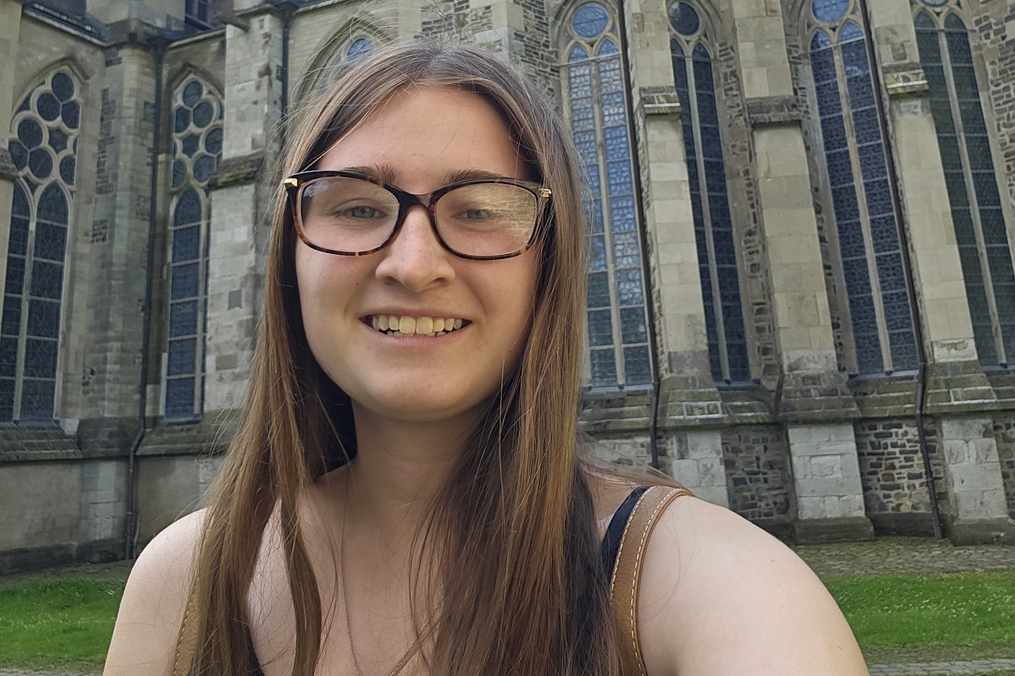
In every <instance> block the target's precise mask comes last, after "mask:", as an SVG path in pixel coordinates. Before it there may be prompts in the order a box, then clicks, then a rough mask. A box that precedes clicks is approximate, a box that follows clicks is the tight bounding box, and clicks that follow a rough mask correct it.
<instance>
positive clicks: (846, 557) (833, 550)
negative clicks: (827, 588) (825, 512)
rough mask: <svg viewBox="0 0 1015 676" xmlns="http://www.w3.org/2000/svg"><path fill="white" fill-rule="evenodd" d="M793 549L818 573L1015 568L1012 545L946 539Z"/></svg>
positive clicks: (895, 539)
mask: <svg viewBox="0 0 1015 676" xmlns="http://www.w3.org/2000/svg"><path fill="white" fill-rule="evenodd" d="M793 550H794V551H796V553H797V554H799V555H800V558H802V559H803V560H804V561H806V562H807V565H809V566H810V567H811V568H812V569H813V570H814V572H815V573H817V574H818V575H878V574H882V575H883V574H895V575H905V574H910V573H958V572H961V571H966V570H1015V547H995V546H989V545H983V546H976V547H956V546H954V545H952V543H950V542H949V541H948V540H934V539H931V538H907V537H886V538H878V539H877V540H875V541H874V542H847V543H841V544H833V545H801V546H795V547H793Z"/></svg>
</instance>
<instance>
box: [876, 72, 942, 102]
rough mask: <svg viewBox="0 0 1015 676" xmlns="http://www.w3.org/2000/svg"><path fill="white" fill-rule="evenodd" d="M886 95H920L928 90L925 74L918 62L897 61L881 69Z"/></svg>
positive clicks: (896, 96)
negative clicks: (897, 62)
mask: <svg viewBox="0 0 1015 676" xmlns="http://www.w3.org/2000/svg"><path fill="white" fill-rule="evenodd" d="M881 77H882V79H883V81H884V83H885V89H886V90H887V91H888V96H890V97H892V98H898V97H904V96H922V95H923V94H926V93H927V92H929V91H930V85H929V84H927V74H926V73H925V72H924V70H923V67H922V66H921V65H920V64H919V63H899V64H893V65H889V66H885V67H884V68H882V69H881Z"/></svg>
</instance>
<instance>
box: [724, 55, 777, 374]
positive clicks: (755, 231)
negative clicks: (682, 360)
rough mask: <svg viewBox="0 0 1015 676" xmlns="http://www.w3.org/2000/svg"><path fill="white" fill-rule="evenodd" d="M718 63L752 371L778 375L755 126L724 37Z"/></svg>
mask: <svg viewBox="0 0 1015 676" xmlns="http://www.w3.org/2000/svg"><path fill="white" fill-rule="evenodd" d="M715 67H716V70H717V73H718V80H717V85H718V87H717V88H718V90H719V91H718V92H717V95H718V96H719V97H721V100H722V103H721V105H722V108H723V112H724V113H725V115H724V118H725V123H726V125H727V127H726V129H727V136H726V148H725V150H726V173H727V178H728V179H729V193H730V201H731V204H730V206H731V208H732V209H733V210H734V213H735V214H736V217H735V219H734V225H733V227H734V232H735V236H736V238H737V240H738V243H739V246H738V247H737V258H738V260H739V261H740V288H741V290H742V294H741V298H742V300H741V302H742V304H743V311H744V322H745V328H746V329H747V333H748V345H749V349H750V350H751V352H752V354H750V356H749V359H750V361H751V372H752V374H753V375H754V376H755V377H759V378H762V379H772V380H771V382H769V383H766V384H768V385H770V386H773V387H774V385H775V381H774V379H775V378H778V376H779V372H780V368H779V355H778V353H777V351H776V347H775V326H774V317H773V315H772V306H771V303H770V302H769V299H770V297H771V294H770V289H769V283H768V269H767V266H766V263H765V238H764V235H763V233H762V232H761V227H760V226H759V218H758V196H757V190H756V186H755V182H754V177H753V175H752V173H751V130H750V127H749V126H748V123H747V110H746V107H745V105H744V98H743V90H742V88H741V83H740V76H739V74H738V72H737V57H736V53H735V52H734V50H733V47H732V46H731V45H729V44H728V43H726V42H722V43H719V45H718V47H717V48H716V59H715Z"/></svg>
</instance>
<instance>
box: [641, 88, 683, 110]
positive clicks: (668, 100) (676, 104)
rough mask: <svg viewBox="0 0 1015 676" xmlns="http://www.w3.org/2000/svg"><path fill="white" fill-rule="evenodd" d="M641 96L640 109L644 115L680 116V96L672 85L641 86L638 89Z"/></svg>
mask: <svg viewBox="0 0 1015 676" xmlns="http://www.w3.org/2000/svg"><path fill="white" fill-rule="evenodd" d="M638 93H639V95H640V97H641V109H642V110H643V111H644V112H645V116H646V117H648V116H656V115H658V116H673V117H680V116H681V115H682V114H683V109H682V108H681V106H680V97H679V96H678V95H677V90H676V88H674V87H642V88H641V89H639V90H638Z"/></svg>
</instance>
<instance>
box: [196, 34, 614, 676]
mask: <svg viewBox="0 0 1015 676" xmlns="http://www.w3.org/2000/svg"><path fill="white" fill-rule="evenodd" d="M418 86H450V87H456V88H459V89H462V90H464V91H468V92H472V93H476V94H478V95H480V96H482V97H484V98H485V99H487V100H488V101H490V102H491V103H492V104H493V105H494V106H495V107H496V108H498V109H499V110H500V111H501V113H502V114H503V115H504V117H505V119H506V120H507V121H508V123H509V128H510V131H511V134H512V136H513V139H514V141H515V142H516V143H517V147H518V150H519V154H520V157H521V158H522V160H523V161H524V162H525V163H526V164H527V165H528V168H529V169H530V170H531V171H532V173H533V175H534V176H535V179H536V180H538V181H540V182H542V183H543V184H544V185H546V186H548V187H549V188H550V189H551V190H552V191H553V199H552V204H551V207H550V208H549V211H548V213H547V214H545V216H544V220H543V222H542V223H541V230H540V235H539V240H538V243H537V246H538V250H539V255H540V256H541V262H540V266H539V271H540V272H539V278H538V281H537V289H536V298H535V300H534V305H533V309H532V325H531V330H530V333H529V336H528V340H527V343H526V345H525V348H524V350H523V353H522V355H521V357H520V358H519V360H518V363H517V365H516V366H515V367H514V369H513V371H512V372H510V373H506V374H505V377H504V381H503V385H502V387H501V388H500V390H499V391H497V392H496V393H495V394H494V395H493V396H492V397H491V399H490V402H489V406H488V407H487V412H486V414H485V415H484V416H483V417H482V419H481V420H480V422H479V424H478V425H477V427H476V429H475V430H474V431H473V433H472V435H471V437H470V439H469V441H468V443H467V444H466V446H465V447H464V448H465V450H464V452H463V453H461V454H460V457H459V458H458V460H457V461H456V464H455V465H454V466H453V467H452V469H451V471H450V472H449V474H448V476H447V478H446V480H445V481H444V483H443V485H442V487H441V489H440V490H439V491H438V493H437V495H436V497H435V498H434V499H433V500H432V501H431V503H430V505H429V509H428V512H427V518H426V520H425V521H424V525H423V526H422V527H421V528H420V536H419V537H421V538H422V540H423V541H424V543H425V544H426V551H427V552H428V556H429V557H430V559H432V560H431V561H429V562H427V564H426V565H425V566H418V567H417V568H418V569H422V568H426V569H428V570H434V571H437V578H438V579H437V580H436V581H435V582H434V583H433V586H435V587H438V588H439V589H440V593H441V594H442V602H441V604H440V611H439V615H438V616H437V617H436V618H435V619H434V620H433V621H432V623H431V624H430V626H429V628H428V629H427V630H426V634H425V636H424V637H423V638H424V639H426V640H428V647H427V649H426V650H425V651H424V659H425V662H426V665H427V667H428V668H429V671H430V673H433V674H441V675H442V676H444V675H462V676H465V675H468V676H474V675H475V674H499V675H507V674H518V675H524V676H536V675H541V674H546V675H550V674H553V675H573V676H578V675H589V674H594V675H600V674H601V675H604V676H606V675H614V674H616V673H618V666H617V664H618V661H617V656H616V655H617V651H616V640H615V638H614V629H613V621H612V616H611V613H610V608H609V598H608V590H607V585H606V582H605V574H604V572H603V570H602V563H601V561H600V557H599V554H598V541H597V536H596V528H595V511H594V506H593V500H592V496H591V491H590V488H589V485H588V483H587V481H586V472H585V471H584V469H583V466H582V462H581V461H580V459H579V457H578V452H577V436H578V434H577V420H576V418H577V411H578V403H579V402H578V397H579V391H580V379H581V359H582V330H583V329H582V327H583V325H584V299H585V263H586V259H585V248H584V247H585V244H584V242H585V231H584V222H583V213H582V199H581V181H580V174H579V170H578V166H579V164H578V161H577V157H576V153H575V151H574V149H573V146H572V143H571V141H570V136H569V134H568V132H567V130H566V128H565V127H564V125H563V122H562V121H561V119H560V117H559V115H558V114H557V113H556V111H555V110H554V107H553V104H552V102H551V101H550V100H549V99H548V97H546V96H545V95H544V94H543V93H542V92H540V91H539V90H537V89H536V88H535V87H534V86H533V85H531V84H530V83H528V82H527V81H526V80H525V79H524V78H523V77H521V76H520V75H519V74H518V73H516V72H515V71H514V69H512V68H511V67H510V66H509V65H507V64H506V63H504V62H503V61H501V60H500V59H498V58H497V57H495V56H492V55H490V54H487V53H485V52H483V51H480V50H478V49H473V48H468V47H453V48H444V47H437V46H434V45H429V44H425V43H418V42H417V43H412V44H405V45H398V46H394V47H389V48H386V49H384V50H382V51H380V52H378V53H375V54H374V55H373V56H371V57H369V58H367V59H366V60H364V61H363V62H362V63H360V64H359V65H357V66H356V67H355V68H353V69H352V70H351V71H350V72H349V73H347V74H346V75H345V76H344V77H343V78H342V79H341V80H340V81H339V82H337V83H335V84H334V85H332V87H331V88H330V89H329V90H328V91H327V92H326V93H325V94H324V95H322V96H321V97H319V98H317V99H316V100H314V101H311V102H310V103H309V104H307V105H306V106H305V107H304V108H303V110H302V111H300V112H299V113H298V114H297V115H296V117H295V121H294V122H293V126H292V130H291V131H290V133H289V139H290V140H289V143H288V148H287V150H286V153H285V155H284V157H283V158H282V170H283V171H284V173H285V174H289V173H292V172H295V171H299V170H302V169H305V168H308V167H310V166H312V165H313V164H314V163H315V162H316V161H317V160H318V159H319V158H320V157H321V156H322V155H323V154H324V153H325V152H326V151H327V149H328V148H329V147H331V145H332V144H334V143H335V142H336V141H337V140H338V139H339V138H341V137H342V136H343V135H345V134H347V133H348V132H349V131H350V130H351V129H352V128H353V127H354V126H355V125H356V124H357V123H358V122H360V121H361V120H363V119H364V117H365V116H367V115H369V114H370V113H371V112H372V111H374V110H376V109H377V108H378V107H379V106H380V105H381V104H383V103H384V102H385V101H387V100H389V99H390V97H391V96H393V95H394V94H395V93H397V92H399V91H402V90H404V89H405V88H408V87H418ZM271 227H272V229H271V240H270V250H269V257H268V270H267V278H266V281H265V297H264V311H263V317H262V320H261V323H260V327H259V331H258V337H257V346H256V350H255V355H254V363H253V368H252V374H251V380H250V389H249V394H248V399H247V404H246V408H245V411H244V415H243V418H242V422H241V424H240V427H239V430H238V433H237V434H236V435H235V437H234V438H233V441H232V444H231V447H230V450H229V453H228V456H227V458H226V461H225V463H224V466H223V467H222V470H221V473H220V475H219V477H218V479H217V481H216V484H215V486H214V489H213V491H212V494H211V497H210V504H209V507H208V510H207V514H206V517H205V525H204V532H203V537H202V540H201V545H200V550H199V554H198V559H197V564H196V573H195V577H194V583H193V588H192V590H191V603H190V604H189V607H190V608H191V611H190V614H189V615H188V620H187V621H188V622H196V623H197V626H198V649H197V652H196V655H195V658H194V662H193V670H192V673H193V674H198V675H201V676H204V675H211V674H214V675H215V676H220V675H221V674H228V675H236V676H247V674H249V669H250V665H249V652H248V640H249V639H248V631H249V627H248V624H247V621H246V619H245V618H246V617H247V613H246V595H247V593H248V589H249V587H250V583H251V579H252V577H253V573H254V568H255V563H256V560H257V557H258V551H259V547H260V543H261V540H262V536H263V533H264V531H265V528H266V525H267V524H268V521H269V518H272V519H276V518H277V520H278V524H279V529H280V537H281V541H282V543H283V548H284V555H285V562H286V569H287V574H288V581H289V587H290V592H291V595H292V601H293V606H294V610H295V619H296V642H295V663H294V669H293V673H294V674H297V675H299V676H310V675H311V674H313V673H314V668H315V665H316V663H317V659H318V655H319V651H320V642H321V632H322V611H321V599H320V596H319V593H318V587H317V582H316V580H315V577H314V573H313V571H312V569H311V565H310V562H309V559H308V556H307V552H306V549H305V547H304V543H303V540H302V538H301V534H300V525H299V508H300V500H301V495H302V494H303V493H304V491H305V490H306V488H307V487H308V485H309V484H310V482H312V481H313V480H314V479H315V478H316V477H318V476H320V475H321V474H323V473H324V472H326V471H328V470H330V469H333V468H334V467H336V466H339V465H341V464H343V463H344V462H348V461H349V460H350V459H351V458H352V457H353V456H354V455H355V452H356V440H355V429H354V426H353V421H352V415H351V407H350V406H349V401H348V397H347V396H346V395H344V393H342V391H341V390H340V389H339V388H338V387H337V386H336V385H335V384H334V383H332V382H331V381H330V380H329V379H328V377H327V376H326V375H325V374H324V373H323V371H322V370H321V368H320V366H319V365H318V364H317V362H316V361H315V359H314V357H313V355H312V354H311V351H310V348H309V346H308V343H307V338H306V335H305V334H304V329H303V321H302V316H301V310H300V300H299V293H298V289H297V282H296V270H295V256H294V252H295V246H296V237H295V234H294V227H293V222H292V215H291V210H290V207H289V205H288V204H287V200H286V196H285V194H284V192H283V191H282V190H281V189H279V191H278V192H277V194H276V199H275V207H274V213H273V218H272V223H271ZM273 514H274V515H275V516H274V517H273ZM273 522H274V521H273ZM423 577H426V576H423ZM452 580H453V581H454V583H453V584H452V583H450V582H451V581H452ZM427 593H428V594H429V591H428V592H427Z"/></svg>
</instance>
